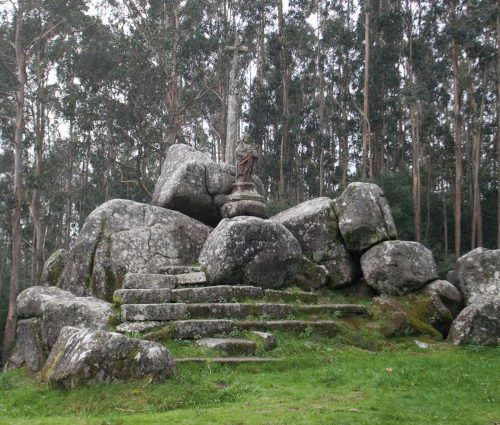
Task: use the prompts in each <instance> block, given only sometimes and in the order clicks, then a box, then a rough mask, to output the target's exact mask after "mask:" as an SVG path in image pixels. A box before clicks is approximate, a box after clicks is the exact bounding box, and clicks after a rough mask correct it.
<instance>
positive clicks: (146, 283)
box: [122, 273, 177, 289]
mask: <svg viewBox="0 0 500 425" xmlns="http://www.w3.org/2000/svg"><path fill="white" fill-rule="evenodd" d="M176 282H177V279H176V278H175V277H174V276H165V275H162V274H144V273H127V274H126V275H125V280H124V281H123V285H122V286H123V289H174V288H175V284H176Z"/></svg>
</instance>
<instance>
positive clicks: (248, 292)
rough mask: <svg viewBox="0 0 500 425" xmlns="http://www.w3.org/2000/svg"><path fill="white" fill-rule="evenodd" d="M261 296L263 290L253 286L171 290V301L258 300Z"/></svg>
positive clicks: (262, 295) (220, 286) (262, 296)
mask: <svg viewBox="0 0 500 425" xmlns="http://www.w3.org/2000/svg"><path fill="white" fill-rule="evenodd" d="M262 298H264V291H263V290H262V288H257V287H255V286H226V285H219V286H206V287H204V288H183V289H174V290H173V291H172V301H177V302H183V303H216V302H224V301H232V300H236V301H245V300H260V299H262Z"/></svg>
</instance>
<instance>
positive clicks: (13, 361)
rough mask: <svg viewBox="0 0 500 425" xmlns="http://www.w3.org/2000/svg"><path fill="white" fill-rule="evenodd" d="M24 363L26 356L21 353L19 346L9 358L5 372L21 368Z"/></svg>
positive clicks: (4, 368)
mask: <svg viewBox="0 0 500 425" xmlns="http://www.w3.org/2000/svg"><path fill="white" fill-rule="evenodd" d="M23 364H24V357H23V356H22V355H21V354H20V353H19V350H18V349H17V348H15V349H14V352H13V353H12V354H11V356H10V357H9V358H8V359H7V361H6V362H5V364H4V366H3V373H8V372H12V371H13V370H16V369H19V368H20V367H22V365H23Z"/></svg>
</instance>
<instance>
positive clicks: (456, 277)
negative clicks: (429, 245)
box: [452, 248, 500, 305]
mask: <svg viewBox="0 0 500 425" xmlns="http://www.w3.org/2000/svg"><path fill="white" fill-rule="evenodd" d="M452 279H453V282H454V283H455V285H456V286H457V288H458V289H459V290H460V292H462V294H463V296H464V299H465V303H466V305H469V304H471V303H473V302H474V300H475V299H476V298H478V297H480V296H482V295H487V296H492V295H495V294H500V249H497V250H494V251H491V250H489V249H486V248H476V249H475V250H473V251H471V252H469V253H468V254H466V255H464V256H462V257H460V258H459V259H458V260H457V263H456V265H455V270H454V271H453V274H452Z"/></svg>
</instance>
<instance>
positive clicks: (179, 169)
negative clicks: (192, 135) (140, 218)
mask: <svg viewBox="0 0 500 425" xmlns="http://www.w3.org/2000/svg"><path fill="white" fill-rule="evenodd" d="M235 176H236V170H235V167H234V166H231V165H229V164H227V163H218V162H214V161H212V160H211V159H210V158H209V157H208V156H207V155H205V154H204V153H202V152H200V151H197V150H196V149H195V148H193V147H191V146H188V145H183V144H177V145H173V146H171V147H170V149H169V150H168V152H167V155H166V159H165V163H164V164H163V167H162V170H161V174H160V177H159V179H158V182H157V183H156V186H155V191H154V195H153V205H156V206H159V207H163V208H168V209H170V210H175V211H180V212H181V213H183V214H186V215H188V216H189V217H193V218H195V219H196V220H199V221H201V222H203V223H205V224H208V225H210V226H216V225H217V224H218V223H219V222H220V221H221V220H222V216H221V214H220V208H221V207H222V206H223V205H224V204H225V203H226V201H227V196H228V195H229V194H230V193H231V191H232V189H233V183H234V181H235ZM255 183H256V184H257V191H258V192H259V193H260V194H261V195H262V193H263V189H262V183H261V182H260V180H259V179H258V178H255Z"/></svg>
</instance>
